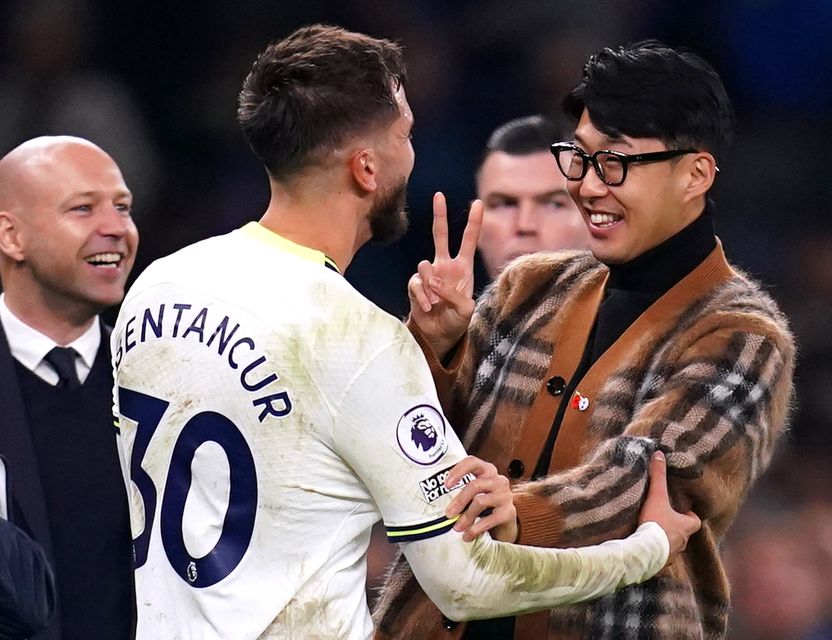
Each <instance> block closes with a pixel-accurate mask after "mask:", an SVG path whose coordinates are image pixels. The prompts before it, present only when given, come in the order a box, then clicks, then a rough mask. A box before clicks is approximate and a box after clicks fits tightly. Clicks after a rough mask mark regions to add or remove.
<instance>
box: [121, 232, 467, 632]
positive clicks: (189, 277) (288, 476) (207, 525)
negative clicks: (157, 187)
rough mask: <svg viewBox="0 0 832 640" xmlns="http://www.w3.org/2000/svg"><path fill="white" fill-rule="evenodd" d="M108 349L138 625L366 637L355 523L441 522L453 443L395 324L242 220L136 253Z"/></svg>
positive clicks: (399, 531)
mask: <svg viewBox="0 0 832 640" xmlns="http://www.w3.org/2000/svg"><path fill="white" fill-rule="evenodd" d="M112 346H113V354H114V355H113V362H114V366H115V368H116V390H115V394H114V395H115V404H116V416H117V420H118V425H117V426H118V427H119V429H120V435H121V438H120V442H121V454H122V464H123V467H124V468H125V474H126V475H127V477H128V487H129V495H130V502H131V504H130V511H131V518H132V528H133V536H134V547H135V565H136V595H137V603H138V638H139V639H140V640H144V639H153V640H157V639H159V638H165V639H166V640H173V639H176V638H200V639H210V638H222V639H223V640H227V639H229V638H235V639H237V638H239V639H245V638H297V639H303V640H310V639H313V638H327V639H331V638H360V639H362V640H363V639H365V638H368V637H370V636H371V633H372V625H371V620H370V616H369V612H368V608H367V604H366V599H365V595H364V593H365V591H364V583H365V572H366V567H365V555H366V551H367V546H368V543H369V539H370V528H371V527H372V525H373V524H374V523H375V522H376V521H378V520H379V518H383V520H384V524H385V526H386V528H387V532H388V537H389V538H390V540H391V541H408V540H419V539H422V538H426V537H431V536H435V535H439V534H442V533H444V532H446V531H448V530H449V529H450V528H451V527H452V525H453V520H448V519H446V518H445V517H444V516H443V510H444V507H445V506H446V505H447V502H448V501H449V499H450V497H449V496H448V495H447V494H448V491H447V490H446V489H445V488H444V485H443V482H442V481H443V479H444V475H445V472H446V471H447V470H448V469H449V468H450V467H451V466H452V465H453V464H454V463H456V462H457V461H459V460H460V459H461V458H462V457H463V456H464V455H465V454H464V451H463V448H462V446H461V444H460V443H459V440H458V439H457V437H456V435H455V434H454V432H453V430H452V429H451V428H450V426H449V425H448V423H447V421H446V420H445V417H444V416H443V414H442V410H441V408H440V407H439V403H438V400H437V398H436V393H435V390H434V386H433V382H432V379H431V375H430V371H429V369H428V367H427V365H426V363H425V361H424V357H423V356H422V354H421V351H420V350H419V348H418V346H417V345H416V343H415V341H414V340H413V338H412V337H411V336H410V334H409V332H408V331H407V329H406V328H405V327H404V326H403V325H402V324H401V323H400V322H399V321H397V320H396V319H395V318H393V317H392V316H390V315H388V314H387V313H385V312H383V311H382V310H380V309H379V308H378V307H376V306H375V305H373V304H372V303H370V302H369V301H368V300H366V299H365V298H363V297H362V296H361V295H360V294H359V293H358V292H357V291H355V289H353V288H352V287H351V286H350V285H349V283H347V282H346V281H345V280H344V278H343V277H342V276H341V275H340V274H339V273H338V272H337V269H335V268H334V266H333V265H332V264H331V262H329V261H328V259H327V258H325V256H324V255H323V254H322V253H320V252H317V251H314V250H311V249H308V248H305V247H301V246H298V245H296V244H294V243H292V242H290V241H288V240H286V239H284V238H282V237H280V236H278V235H276V234H274V233H272V232H270V231H268V230H267V229H265V228H264V227H262V226H261V225H259V224H257V223H250V224H248V225H246V226H245V227H243V228H242V229H239V230H237V231H234V232H232V233H230V234H228V235H225V236H220V237H215V238H211V239H208V240H205V241H203V242H199V243H197V244H194V245H192V246H190V247H187V248H185V249H183V250H181V251H179V252H177V253H175V254H173V255H171V256H169V257H167V258H164V259H161V260H158V261H156V262H155V263H153V264H152V265H151V266H150V267H149V268H148V269H147V270H146V271H145V272H144V273H143V274H142V275H141V276H140V277H139V278H138V280H137V281H136V283H135V284H134V285H133V287H132V288H131V289H130V291H129V293H128V295H127V297H126V299H125V301H124V303H123V305H122V307H121V312H120V314H119V318H118V322H117V324H116V327H115V330H114V331H113V334H112ZM470 479H471V478H470V477H469V478H466V480H465V481H469V480H470Z"/></svg>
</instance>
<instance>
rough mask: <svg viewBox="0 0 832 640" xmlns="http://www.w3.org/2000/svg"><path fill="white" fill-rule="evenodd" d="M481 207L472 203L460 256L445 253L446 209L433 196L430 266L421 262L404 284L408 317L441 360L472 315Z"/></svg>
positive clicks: (440, 198) (441, 197) (440, 197)
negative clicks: (407, 301) (408, 309)
mask: <svg viewBox="0 0 832 640" xmlns="http://www.w3.org/2000/svg"><path fill="white" fill-rule="evenodd" d="M482 215H483V205H482V202H481V201H479V200H474V201H473V202H472V203H471V208H470V210H469V211H468V224H466V225H465V231H464V232H463V234H462V244H461V245H460V247H459V253H457V255H456V257H454V258H452V257H451V255H450V252H449V250H448V207H447V204H446V203H445V196H444V195H443V194H442V193H440V192H437V193H436V194H435V195H434V196H433V244H434V258H433V262H428V261H427V260H422V262H420V263H419V266H418V272H417V273H415V274H414V275H413V276H411V278H410V281H409V282H408V283H407V295H408V298H409V299H410V317H411V319H412V321H413V322H414V323H415V324H416V326H417V327H418V328H419V331H420V332H421V333H422V336H424V338H425V340H427V342H428V344H430V345H431V347H432V348H433V350H434V351H435V352H436V355H437V356H439V358H440V359H441V358H443V357H444V356H445V354H447V353H448V351H450V350H451V348H452V347H453V346H454V345H455V344H456V343H457V342H458V341H459V339H460V338H461V337H462V336H463V334H464V333H465V330H466V329H467V328H468V323H469V322H470V320H471V316H472V315H473V313H474V298H473V295H474V253H475V251H476V249H477V240H478V239H479V237H480V227H481V226H482Z"/></svg>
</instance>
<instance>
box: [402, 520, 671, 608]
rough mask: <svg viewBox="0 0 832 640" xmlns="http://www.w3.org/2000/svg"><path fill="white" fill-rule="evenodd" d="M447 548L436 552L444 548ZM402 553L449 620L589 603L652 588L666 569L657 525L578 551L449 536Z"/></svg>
mask: <svg viewBox="0 0 832 640" xmlns="http://www.w3.org/2000/svg"><path fill="white" fill-rule="evenodd" d="M440 545H441V546H442V547H444V548H438V547H439V546H440ZM404 553H405V555H406V556H407V559H408V562H409V563H410V566H411V567H412V569H413V573H414V574H415V575H416V578H417V579H418V580H419V583H420V584H421V586H422V588H423V589H424V590H425V592H426V593H427V594H428V596H429V597H430V598H431V600H433V602H434V603H435V604H436V605H437V607H439V609H440V610H441V611H442V612H443V613H444V614H445V615H446V616H448V617H449V618H451V619H454V620H463V619H466V620H471V619H481V618H493V617H498V616H504V615H513V614H522V613H529V612H532V611H537V610H541V609H550V608H552V607H557V606H560V605H564V604H569V603H574V602H581V601H584V600H591V599H593V598H598V597H600V596H603V595H607V594H609V593H612V592H613V591H615V590H617V589H620V588H622V587H625V586H627V585H630V584H635V583H638V582H642V581H644V580H647V579H648V578H650V577H652V576H653V575H655V574H656V573H657V572H658V571H659V570H661V568H662V567H663V566H664V564H665V563H666V561H667V557H668V553H669V545H668V541H667V537H666V535H665V534H664V531H662V529H661V528H660V527H659V526H658V525H657V524H655V523H647V524H645V525H643V526H642V527H641V528H640V529H639V530H638V531H637V532H636V533H635V534H633V535H632V536H629V537H628V538H626V539H623V540H614V541H609V542H606V543H604V544H602V545H599V546H594V547H584V548H580V549H538V548H532V547H524V546H520V545H509V544H504V543H500V542H496V541H494V540H492V539H491V538H490V537H488V536H480V537H479V538H478V539H477V540H475V541H474V542H473V543H470V544H468V543H464V542H462V539H461V535H460V534H456V533H455V532H451V533H449V534H446V535H444V536H441V537H439V538H434V539H432V540H430V541H423V542H417V543H410V544H407V545H405V546H404Z"/></svg>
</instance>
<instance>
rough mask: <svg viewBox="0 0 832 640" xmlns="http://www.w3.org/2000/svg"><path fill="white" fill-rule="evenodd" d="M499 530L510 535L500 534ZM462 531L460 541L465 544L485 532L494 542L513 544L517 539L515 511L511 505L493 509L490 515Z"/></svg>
mask: <svg viewBox="0 0 832 640" xmlns="http://www.w3.org/2000/svg"><path fill="white" fill-rule="evenodd" d="M457 524H459V521H457ZM501 530H506V531H509V532H510V533H501ZM464 531H465V532H464V533H463V534H462V539H463V540H464V541H465V542H471V540H473V539H474V538H476V537H478V536H481V535H482V534H483V533H485V532H486V531H490V532H491V536H492V537H493V538H494V539H495V540H503V541H504V542H514V541H515V540H516V539H517V510H516V509H515V508H514V505H513V504H512V505H506V506H504V507H500V508H497V509H494V510H493V511H492V512H491V514H490V515H486V516H485V517H484V518H480V519H479V520H476V521H475V522H474V523H473V524H472V525H471V526H470V527H468V528H467V529H465V530H464Z"/></svg>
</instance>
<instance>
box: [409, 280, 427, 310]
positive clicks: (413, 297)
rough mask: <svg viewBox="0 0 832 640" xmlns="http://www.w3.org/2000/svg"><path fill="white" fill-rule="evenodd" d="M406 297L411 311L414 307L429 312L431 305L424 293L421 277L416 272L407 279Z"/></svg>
mask: <svg viewBox="0 0 832 640" xmlns="http://www.w3.org/2000/svg"><path fill="white" fill-rule="evenodd" d="M407 297H408V298H409V299H410V309H411V313H412V312H413V310H414V309H415V308H419V309H421V310H422V311H424V312H425V313H429V312H430V309H431V306H432V305H431V303H430V299H429V298H428V295H427V294H426V293H425V288H424V285H423V282H422V278H421V277H420V276H419V274H418V273H416V274H414V275H412V276H410V280H408V281H407Z"/></svg>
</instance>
